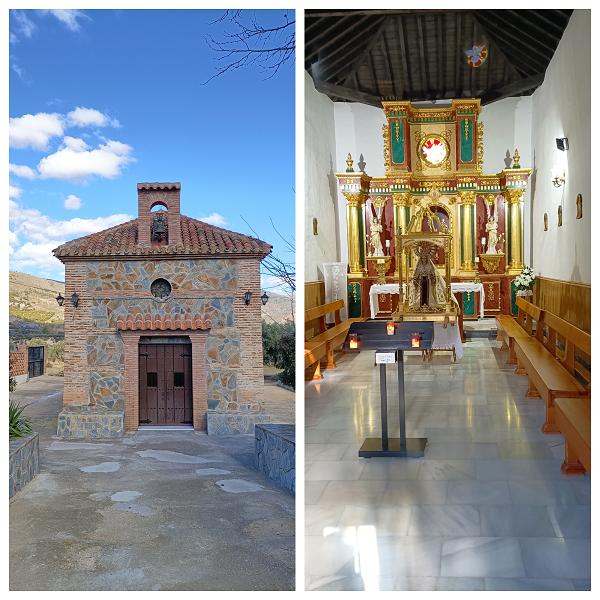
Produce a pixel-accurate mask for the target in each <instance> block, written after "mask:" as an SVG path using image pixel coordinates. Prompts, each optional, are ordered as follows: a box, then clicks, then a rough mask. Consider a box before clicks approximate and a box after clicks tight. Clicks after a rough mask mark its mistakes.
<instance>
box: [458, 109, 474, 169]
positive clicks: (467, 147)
mask: <svg viewBox="0 0 600 600" xmlns="http://www.w3.org/2000/svg"><path fill="white" fill-rule="evenodd" d="M473 125H474V123H473V121H472V120H471V119H460V121H459V128H460V160H461V161H462V162H464V163H470V162H473V135H474V129H475V128H474V127H473Z"/></svg>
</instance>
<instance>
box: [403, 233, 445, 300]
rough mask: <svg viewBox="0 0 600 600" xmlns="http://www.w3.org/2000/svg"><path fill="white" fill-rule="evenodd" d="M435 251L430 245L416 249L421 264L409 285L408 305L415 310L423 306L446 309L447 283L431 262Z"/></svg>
mask: <svg viewBox="0 0 600 600" xmlns="http://www.w3.org/2000/svg"><path fill="white" fill-rule="evenodd" d="M433 251H434V248H433V247H432V246H431V245H430V244H421V245H420V246H418V247H417V248H416V251H415V252H416V254H417V256H418V257H419V262H418V263H417V266H416V267H415V270H414V272H413V274H412V277H411V278H410V281H409V283H408V304H409V306H410V307H411V309H413V310H414V309H418V308H422V307H423V306H427V307H428V308H433V309H436V310H444V309H445V307H446V282H445V281H444V278H443V277H442V275H441V273H440V272H439V271H438V270H437V269H436V267H435V265H434V264H433V262H432V260H431V254H432V252H433Z"/></svg>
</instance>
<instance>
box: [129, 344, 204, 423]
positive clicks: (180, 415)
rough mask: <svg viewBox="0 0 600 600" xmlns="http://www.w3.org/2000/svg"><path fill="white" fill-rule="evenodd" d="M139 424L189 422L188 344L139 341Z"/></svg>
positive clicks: (189, 369)
mask: <svg viewBox="0 0 600 600" xmlns="http://www.w3.org/2000/svg"><path fill="white" fill-rule="evenodd" d="M139 361H140V362H139V393H140V398H139V406H140V425H193V413H192V345H191V344H140V345H139Z"/></svg>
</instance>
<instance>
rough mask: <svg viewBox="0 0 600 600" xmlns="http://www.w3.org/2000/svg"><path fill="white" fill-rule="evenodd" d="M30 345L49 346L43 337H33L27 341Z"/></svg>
mask: <svg viewBox="0 0 600 600" xmlns="http://www.w3.org/2000/svg"><path fill="white" fill-rule="evenodd" d="M27 345H28V346H47V345H48V342H47V341H46V340H43V339H42V338H35V337H34V338H31V339H30V340H28V341H27Z"/></svg>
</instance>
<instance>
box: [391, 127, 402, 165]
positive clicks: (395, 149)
mask: <svg viewBox="0 0 600 600" xmlns="http://www.w3.org/2000/svg"><path fill="white" fill-rule="evenodd" d="M390 129H391V131H390V139H391V140H392V162H393V163H394V164H396V165H401V164H403V163H404V161H405V154H404V123H403V122H402V121H400V120H398V121H392V123H391V124H390Z"/></svg>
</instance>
